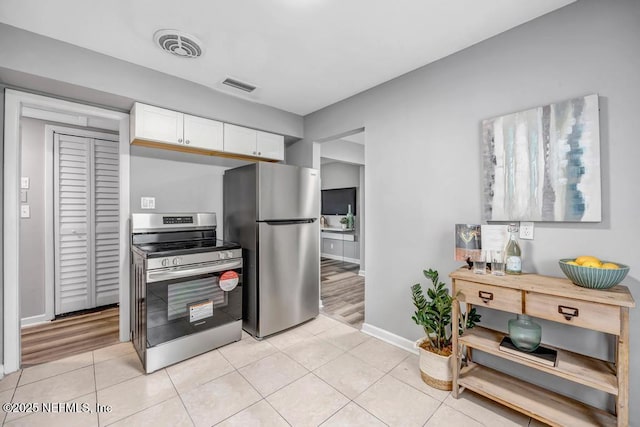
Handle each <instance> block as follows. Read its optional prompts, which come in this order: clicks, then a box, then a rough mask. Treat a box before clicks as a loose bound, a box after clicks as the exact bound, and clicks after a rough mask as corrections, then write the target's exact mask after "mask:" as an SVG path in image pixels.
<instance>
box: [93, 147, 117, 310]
mask: <svg viewBox="0 0 640 427" xmlns="http://www.w3.org/2000/svg"><path fill="white" fill-rule="evenodd" d="M93 147H94V149H93V158H94V161H93V165H94V173H93V176H94V185H93V189H94V191H93V200H94V218H95V222H94V224H95V226H94V236H95V238H94V242H93V244H94V248H95V257H94V259H95V261H94V262H95V264H94V265H95V296H96V301H95V305H96V306H98V307H99V306H101V305H108V304H114V303H117V302H118V287H119V277H120V276H119V275H120V268H119V263H120V261H119V256H120V254H119V243H120V241H119V240H120V233H119V221H120V202H119V198H120V193H119V187H120V182H119V178H118V177H119V161H118V143H117V142H113V141H104V140H100V139H96V140H94V144H93Z"/></svg>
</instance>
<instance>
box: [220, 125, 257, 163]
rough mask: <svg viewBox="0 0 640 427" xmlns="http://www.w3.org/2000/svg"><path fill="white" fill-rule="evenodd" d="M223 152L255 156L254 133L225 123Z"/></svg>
mask: <svg viewBox="0 0 640 427" xmlns="http://www.w3.org/2000/svg"><path fill="white" fill-rule="evenodd" d="M224 151H227V152H229V153H237V154H246V155H248V156H257V153H256V131H255V130H253V129H248V128H243V127H241V126H235V125H230V124H227V123H225V124H224Z"/></svg>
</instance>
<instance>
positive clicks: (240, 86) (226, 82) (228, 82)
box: [222, 77, 256, 92]
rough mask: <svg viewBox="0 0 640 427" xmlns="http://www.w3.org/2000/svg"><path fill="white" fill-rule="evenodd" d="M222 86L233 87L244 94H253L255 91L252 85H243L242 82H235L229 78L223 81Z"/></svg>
mask: <svg viewBox="0 0 640 427" xmlns="http://www.w3.org/2000/svg"><path fill="white" fill-rule="evenodd" d="M222 84H224V85H227V86H231V87H234V88H236V89H240V90H243V91H245V92H253V91H254V90H255V89H256V86H254V85H251V84H249V83H244V82H241V81H239V80H235V79H232V78H229V77H227V78H226V79H224V81H223V82H222Z"/></svg>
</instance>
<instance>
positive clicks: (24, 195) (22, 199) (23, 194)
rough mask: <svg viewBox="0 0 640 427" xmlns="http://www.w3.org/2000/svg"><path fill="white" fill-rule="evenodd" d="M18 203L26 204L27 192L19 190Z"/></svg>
mask: <svg viewBox="0 0 640 427" xmlns="http://www.w3.org/2000/svg"><path fill="white" fill-rule="evenodd" d="M20 202H21V203H27V190H20Z"/></svg>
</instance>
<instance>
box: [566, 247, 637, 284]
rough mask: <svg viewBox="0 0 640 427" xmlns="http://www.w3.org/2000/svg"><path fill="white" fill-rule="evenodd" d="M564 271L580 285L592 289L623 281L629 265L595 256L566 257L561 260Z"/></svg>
mask: <svg viewBox="0 0 640 427" xmlns="http://www.w3.org/2000/svg"><path fill="white" fill-rule="evenodd" d="M559 264H560V269H561V270H562V272H563V273H564V274H565V276H567V277H568V278H569V280H571V281H572V282H573V283H575V284H576V285H578V286H582V287H583V288H591V289H609V288H612V287H614V286H615V285H617V284H618V283H620V282H622V280H623V279H624V278H625V276H626V275H627V273H628V272H629V266H626V265H624V264H620V263H618V262H611V261H601V260H599V259H598V258H596V257H594V256H589V255H583V256H579V257H578V258H575V259H573V258H565V259H561V260H560V261H559Z"/></svg>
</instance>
